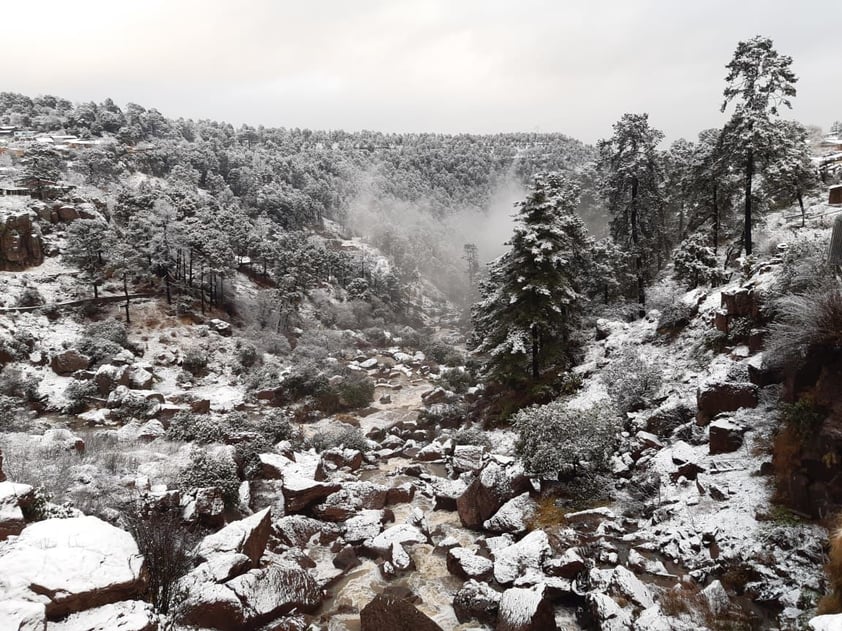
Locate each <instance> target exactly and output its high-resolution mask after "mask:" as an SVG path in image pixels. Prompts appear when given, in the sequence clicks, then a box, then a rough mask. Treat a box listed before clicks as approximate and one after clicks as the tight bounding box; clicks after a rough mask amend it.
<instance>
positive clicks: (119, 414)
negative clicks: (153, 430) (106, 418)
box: [111, 396, 155, 422]
mask: <svg viewBox="0 0 842 631" xmlns="http://www.w3.org/2000/svg"><path fill="white" fill-rule="evenodd" d="M154 407H155V403H154V402H153V401H150V400H149V399H146V398H144V397H139V396H129V397H126V398H125V399H123V402H122V403H121V404H120V407H116V408H114V409H112V410H111V418H113V419H115V420H117V421H122V422H125V421H130V420H131V419H139V420H146V419H147V418H148V417H149V413H150V412H151V411H152V409H153V408H154Z"/></svg>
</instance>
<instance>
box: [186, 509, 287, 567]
mask: <svg viewBox="0 0 842 631" xmlns="http://www.w3.org/2000/svg"><path fill="white" fill-rule="evenodd" d="M271 533H272V511H271V510H270V509H268V508H266V509H264V510H262V511H260V512H259V513H255V514H254V515H252V516H251V517H247V518H245V519H240V520H238V521H235V522H232V523H230V524H228V525H227V526H225V528H223V529H222V530H220V531H219V532H215V533H214V534H212V535H208V536H207V537H205V538H204V539H202V541H201V542H200V543H199V545H198V546H197V548H196V556H198V557H199V558H201V559H205V560H209V559H211V558H212V557H213V556H215V555H219V554H232V553H240V554H245V555H246V556H247V557H249V559H250V560H251V562H252V567H256V566H257V563H258V561H260V557H261V556H263V550H264V549H265V548H266V543H267V542H268V541H269V535H270V534H271Z"/></svg>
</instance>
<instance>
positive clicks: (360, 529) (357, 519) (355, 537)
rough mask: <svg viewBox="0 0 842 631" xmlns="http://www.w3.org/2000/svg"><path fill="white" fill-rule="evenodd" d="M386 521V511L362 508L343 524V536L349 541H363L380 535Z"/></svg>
mask: <svg viewBox="0 0 842 631" xmlns="http://www.w3.org/2000/svg"><path fill="white" fill-rule="evenodd" d="M385 522H386V512H385V511H383V510H362V511H360V512H359V513H358V514H356V515H354V516H353V517H351V518H350V519H348V520H347V521H345V523H344V524H342V537H343V538H344V539H345V541H347V542H348V543H356V544H359V543H362V542H363V541H365V540H366V539H373V538H374V537H376V536H377V535H379V534H380V533H381V532H382V530H383V524H384V523H385Z"/></svg>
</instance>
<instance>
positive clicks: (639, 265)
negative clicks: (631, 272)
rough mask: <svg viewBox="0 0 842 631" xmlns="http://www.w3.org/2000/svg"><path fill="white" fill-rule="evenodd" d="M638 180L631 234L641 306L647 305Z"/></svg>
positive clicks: (635, 179)
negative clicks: (641, 245) (638, 207)
mask: <svg viewBox="0 0 842 631" xmlns="http://www.w3.org/2000/svg"><path fill="white" fill-rule="evenodd" d="M637 188H638V182H637V178H634V179H633V180H632V199H631V233H632V245H633V246H634V268H635V274H636V275H637V301H638V302H639V303H640V304H641V305H645V304H646V290H645V287H644V283H643V256H642V255H641V254H640V247H639V241H640V237H639V235H638V234H637Z"/></svg>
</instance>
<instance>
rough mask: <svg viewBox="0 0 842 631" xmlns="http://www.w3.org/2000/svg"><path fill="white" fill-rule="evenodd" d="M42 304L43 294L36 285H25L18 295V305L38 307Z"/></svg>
mask: <svg viewBox="0 0 842 631" xmlns="http://www.w3.org/2000/svg"><path fill="white" fill-rule="evenodd" d="M43 304H44V296H42V295H41V292H40V291H38V288H37V287H25V288H24V290H23V291H22V292H21V293H20V296H18V307H39V306H41V305H43Z"/></svg>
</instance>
